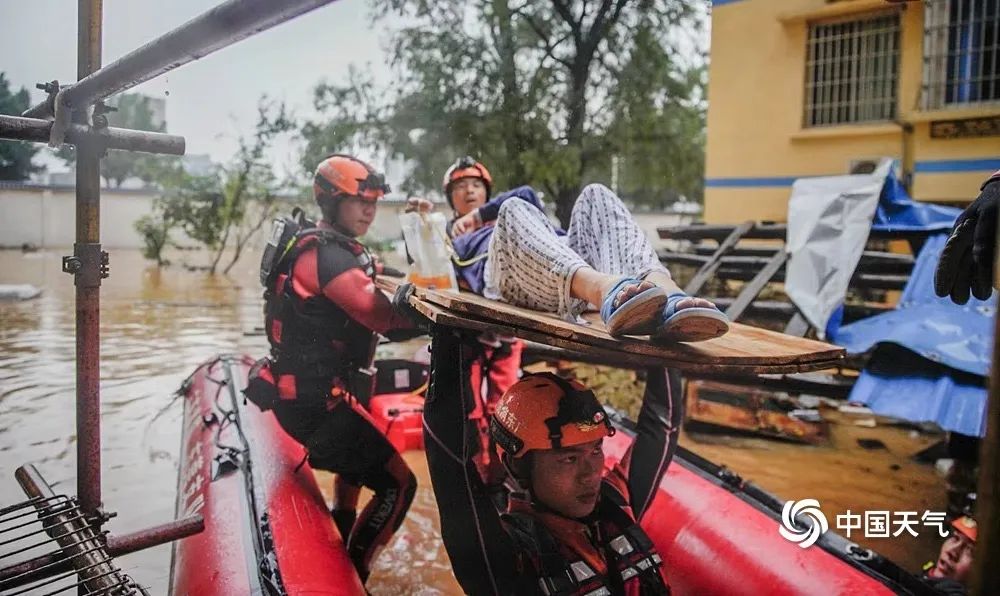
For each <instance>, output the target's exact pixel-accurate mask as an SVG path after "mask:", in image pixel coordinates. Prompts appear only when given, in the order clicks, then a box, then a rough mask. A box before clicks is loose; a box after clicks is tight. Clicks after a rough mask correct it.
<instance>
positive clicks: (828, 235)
mask: <svg viewBox="0 0 1000 596" xmlns="http://www.w3.org/2000/svg"><path fill="white" fill-rule="evenodd" d="M892 167H893V161H892V160H891V159H888V158H883V159H882V160H881V161H880V162H879V165H878V167H877V168H876V169H875V171H874V172H873V173H871V174H858V175H850V176H824V177H819V178H801V179H799V180H796V181H795V184H793V185H792V196H791V198H790V199H788V238H787V239H786V246H785V249H786V250H787V251H788V253H789V261H788V264H787V265H786V269H785V271H786V273H785V292H786V293H787V294H788V297H789V298H791V300H792V302H794V303H795V306H796V307H798V309H799V311H801V312H802V315H803V316H804V317H805V318H806V320H807V321H809V323H810V324H811V325H812V326H813V327H815V328H816V329H817V331H818V332H819V336H820V338H823V337H824V336H825V330H826V324H827V322H828V321H829V320H830V316H831V315H832V314H833V313H834V311H835V310H837V307H839V306H840V305H841V304H843V302H844V297H845V296H846V294H847V284H848V283H849V282H850V280H851V276H852V275H854V270H855V269H856V268H857V266H858V261H859V260H860V259H861V253H862V252H864V250H865V243H866V242H867V241H868V232H869V231H870V230H871V227H872V218H873V217H874V216H875V208H876V207H877V206H878V199H879V195H880V194H881V192H882V186H883V184H884V183H885V179H886V176H888V175H889V173H890V172H891V171H892Z"/></svg>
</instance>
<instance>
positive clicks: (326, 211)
mask: <svg viewBox="0 0 1000 596" xmlns="http://www.w3.org/2000/svg"><path fill="white" fill-rule="evenodd" d="M387 192H389V185H388V184H386V183H385V176H383V175H382V174H380V173H378V172H376V171H375V168H373V167H372V166H370V165H368V164H367V163H365V162H363V161H361V160H360V159H358V158H356V157H352V156H350V155H342V154H333V155H331V156H329V157H327V158H326V159H324V160H323V161H321V162H320V163H319V166H317V167H316V174H315V175H314V176H313V197H314V198H315V199H316V203H317V204H318V205H319V208H320V210H321V211H322V212H323V221H325V222H326V223H328V224H330V225H331V226H333V227H334V228H335V229H336V230H338V231H339V232H341V233H343V234H346V235H348V236H351V237H353V238H357V237H359V236H364V235H365V233H366V232H367V231H368V228H369V227H370V226H371V224H372V222H373V221H374V220H375V210H376V206H377V203H378V200H379V199H381V198H382V197H384V196H385V193H387Z"/></svg>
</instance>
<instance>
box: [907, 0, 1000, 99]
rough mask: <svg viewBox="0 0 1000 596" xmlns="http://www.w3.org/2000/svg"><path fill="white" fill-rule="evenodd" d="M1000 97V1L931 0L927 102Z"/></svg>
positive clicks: (926, 11) (926, 8)
mask: <svg viewBox="0 0 1000 596" xmlns="http://www.w3.org/2000/svg"><path fill="white" fill-rule="evenodd" d="M989 102H1000V0H928V1H927V2H926V3H925V6H924V84H923V107H924V108H925V109H938V108H944V107H950V106H962V105H970V104H981V103H989Z"/></svg>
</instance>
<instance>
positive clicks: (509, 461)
mask: <svg viewBox="0 0 1000 596" xmlns="http://www.w3.org/2000/svg"><path fill="white" fill-rule="evenodd" d="M525 455H527V454H525ZM500 463H501V464H502V465H503V469H504V471H506V472H507V478H508V480H510V482H511V483H512V484H513V485H514V488H515V489H516V491H517V492H520V493H523V494H525V495H527V496H528V497H529V498H530V497H531V470H530V465H531V463H530V462H528V461H524V460H522V461H521V462H518V463H515V462H514V460H513V458H512V457H511V456H510V455H508V454H507V453H503V454H501V455H500ZM525 468H528V469H525Z"/></svg>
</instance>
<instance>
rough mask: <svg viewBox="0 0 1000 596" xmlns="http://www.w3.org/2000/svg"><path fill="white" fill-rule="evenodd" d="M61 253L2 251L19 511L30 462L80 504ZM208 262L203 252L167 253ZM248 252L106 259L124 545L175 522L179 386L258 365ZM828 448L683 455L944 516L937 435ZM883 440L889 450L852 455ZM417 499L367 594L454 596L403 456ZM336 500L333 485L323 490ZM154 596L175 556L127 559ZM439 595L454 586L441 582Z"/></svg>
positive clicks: (889, 545) (129, 254)
mask: <svg viewBox="0 0 1000 596" xmlns="http://www.w3.org/2000/svg"><path fill="white" fill-rule="evenodd" d="M69 252H70V250H69V249H67V250H65V251H41V252H36V253H25V254H22V253H21V252H19V251H0V283H4V284H32V285H35V286H38V287H39V288H41V289H42V295H41V296H40V297H38V298H35V299H33V300H28V301H24V302H0V454H2V455H0V458H2V459H0V504H9V503H13V502H18V501H22V500H24V495H23V493H22V492H21V490H20V488H19V487H18V485H17V483H16V482H15V481H14V476H13V472H14V469H15V468H16V467H17V466H19V465H21V464H24V463H29V462H30V463H34V464H35V465H36V466H37V467H38V469H39V470H40V471H41V473H42V474H43V475H44V476H45V477H46V478H47V479H48V480H49V482H50V483H51V484H53V485H54V488H55V490H56V492H65V493H68V494H73V493H75V492H76V483H75V459H76V450H75V442H74V432H75V430H74V415H75V405H74V399H75V394H74V382H75V381H74V380H75V371H74V353H75V348H74V309H73V296H74V291H73V280H72V278H71V277H70V276H69V275H66V274H64V273H62V272H61V271H60V262H61V257H62V255H63V254H68V253H69ZM173 257H174V260H175V261H176V260H180V259H185V258H186V259H189V260H192V261H194V260H195V259H197V258H199V257H200V255H199V254H198V253H180V254H175V255H173ZM254 260H255V255H251V256H247V257H244V259H243V262H242V263H240V265H238V266H237V268H236V269H235V270H234V273H233V274H232V275H231V276H229V277H224V276H215V277H210V276H208V275H207V274H205V273H201V272H191V271H186V270H184V269H183V268H181V267H179V266H174V267H170V268H166V269H163V270H157V269H156V267H155V266H152V265H151V264H149V263H148V262H146V261H144V260H143V259H142V257H141V255H140V254H139V253H138V251H121V250H117V251H112V254H111V278H110V279H107V280H105V281H104V284H103V286H102V292H101V296H102V304H101V333H102V342H101V355H102V358H101V361H102V366H101V377H102V378H101V390H102V407H103V416H102V424H103V427H102V433H103V462H102V470H103V497H104V504H105V508H106V509H107V510H110V511H116V512H118V517H116V518H115V519H114V520H112V521H111V522H110V524H109V525H108V527H109V529H110V530H111V531H112V532H114V533H116V534H121V533H126V532H130V531H134V530H138V529H140V528H142V527H145V526H149V525H153V524H160V523H163V522H167V521H170V520H172V519H173V516H174V498H175V491H176V483H177V465H178V457H177V451H178V447H179V442H180V426H181V425H180V419H181V407H180V406H181V404H180V401H178V400H174V399H173V398H172V393H173V391H174V390H175V389H176V388H177V387H178V386H179V385H180V383H181V381H182V380H183V379H184V378H185V377H186V376H187V375H188V374H189V373H190V372H191V371H192V370H193V369H194V368H195V367H196V366H197V365H198V364H200V363H201V362H203V361H205V360H207V359H208V358H210V357H211V356H212V355H214V354H216V353H218V352H247V353H250V354H255V355H260V354H263V353H264V352H265V351H266V340H265V339H264V337H263V336H261V335H260V334H257V333H254V332H253V330H254V328H256V327H258V326H259V325H260V323H261V299H260V289H259V286H258V283H257V272H256V263H255V262H253V261H254ZM830 434H831V441H830V443H829V444H828V445H825V446H819V447H805V446H800V445H795V444H791V443H784V442H779V441H770V440H763V439H756V438H732V437H723V436H712V435H684V436H683V438H682V444H683V445H685V446H687V447H688V448H690V449H692V450H694V451H696V452H697V453H699V454H700V455H702V456H704V457H706V458H709V459H711V460H713V461H715V462H717V463H721V464H726V465H728V466H729V467H730V468H732V469H733V470H735V471H736V472H737V473H739V474H741V475H743V477H744V478H748V479H752V480H753V481H754V482H755V483H757V484H758V485H760V486H762V487H763V488H765V489H766V490H768V491H771V492H773V493H776V494H778V495H779V496H781V497H782V498H788V499H801V498H816V499H819V500H820V502H821V503H822V505H823V509H824V511H825V512H826V513H827V515H828V516H829V517H830V518H831V525H833V517H832V516H833V515H834V514H837V513H842V512H844V511H845V510H846V509H848V508H850V509H851V510H852V511H853V512H860V511H864V510H866V509H868V510H891V511H911V510H912V511H920V512H922V511H923V510H925V509H930V510H936V511H943V510H944V504H945V495H944V486H943V485H944V482H943V479H941V478H940V477H938V476H937V475H936V474H935V473H934V471H933V469H932V467H931V466H928V465H924V464H917V463H915V462H914V461H913V460H912V459H911V458H910V456H911V455H912V454H913V453H916V452H917V451H919V450H920V449H922V448H923V447H926V446H927V445H928V444H930V442H932V440H934V439H935V437H933V436H923V435H919V434H918V436H914V431H911V430H910V429H906V428H901V427H888V426H883V425H880V426H879V427H878V428H874V429H872V428H862V427H858V426H855V425H854V424H852V423H851V422H850V421H843V423H842V424H840V423H833V424H831V430H830ZM858 438H878V439H879V440H880V441H882V442H883V443H884V444H885V446H886V448H885V449H878V450H875V451H869V450H864V449H862V448H860V447H858V446H857V444H856V440H857V439H858ZM407 459H408V461H409V462H410V463H411V466H413V468H414V470H415V472H417V474H418V477H419V482H420V489H419V491H418V493H417V497H416V499H415V501H414V507H413V509H412V510H411V514H410V516H409V517H408V519H407V521H406V522H405V525H404V527H403V531H402V532H400V533H399V534H398V535H397V537H396V538H395V540H394V542H393V543H391V544H390V545H389V546H388V547H387V548H386V550H385V551H384V552H383V555H382V557H381V558H380V559H379V561H378V563H377V564H376V570H375V573H374V574H373V579H372V582H371V583H370V584H369V587H370V588H371V589H372V593H375V594H402V593H412V591H407V590H405V589H404V586H407V585H412V584H413V583H414V579H415V577H416V578H419V581H420V583H426V584H429V585H430V586H433V587H428V588H427V589H426V590H424V591H423V592H421V593H423V594H440V593H458V592H457V587H456V586H454V584H450V585H449V584H446V583H445V579H446V578H447V579H450V578H448V571H447V566H446V557H445V555H444V551H443V548H442V546H441V544H440V538H439V537H438V536H437V529H436V526H437V519H436V515H437V514H436V509H435V508H434V506H433V499H432V494H431V492H430V485H429V481H428V479H427V474H426V465H425V464H424V462H423V458H422V457H421V454H419V453H417V454H408V455H407ZM320 485H321V487H322V488H323V489H324V490H328V488H329V482H328V479H327V478H325V477H323V478H320ZM858 541H859V542H860V543H862V544H863V545H865V546H869V547H872V548H874V549H876V550H878V551H879V552H881V553H883V554H885V555H888V556H890V558H893V559H895V560H897V562H899V563H900V564H902V565H904V566H905V567H907V568H909V569H912V570H914V571H915V570H916V569H917V568H918V566H919V564H920V563H922V562H924V561H926V560H928V559H929V558H930V557H931V556H932V555H933V554H934V553H935V552H936V548H937V544H938V542H937V540H936V539H934V538H933V537H932V536H931V535H930V533H929V532H928V531H924V532H922V533H921V535H920V537H919V538H916V539H913V538H909V537H900V538H891V539H882V540H877V539H876V540H867V541H866V540H864V539H861V540H858ZM119 563H120V564H121V565H122V567H123V568H124V569H125V571H127V572H128V573H130V574H131V575H132V576H133V577H134V578H135V579H136V580H138V581H139V582H140V583H142V584H144V585H146V586H149V587H150V589H151V593H153V594H165V593H166V592H167V589H168V582H169V563H170V547H169V546H161V547H157V548H154V549H149V550H147V551H143V552H140V553H137V554H133V555H130V556H127V557H124V558H122V559H120V560H119ZM442 584H445V585H442Z"/></svg>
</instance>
